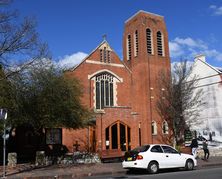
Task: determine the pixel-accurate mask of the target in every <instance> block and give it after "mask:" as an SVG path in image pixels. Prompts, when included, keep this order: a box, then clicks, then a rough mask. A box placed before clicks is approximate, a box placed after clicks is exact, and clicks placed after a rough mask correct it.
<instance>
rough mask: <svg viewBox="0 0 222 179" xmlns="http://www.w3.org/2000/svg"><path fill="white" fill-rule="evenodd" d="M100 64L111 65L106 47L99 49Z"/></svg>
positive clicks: (109, 53)
mask: <svg viewBox="0 0 222 179" xmlns="http://www.w3.org/2000/svg"><path fill="white" fill-rule="evenodd" d="M100 62H104V63H111V51H110V50H109V49H107V48H106V47H104V48H103V49H100Z"/></svg>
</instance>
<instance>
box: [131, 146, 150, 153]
mask: <svg viewBox="0 0 222 179" xmlns="http://www.w3.org/2000/svg"><path fill="white" fill-rule="evenodd" d="M149 148H150V145H143V146H139V147H136V148H135V149H133V150H132V151H134V152H146V151H147V150H148V149H149Z"/></svg>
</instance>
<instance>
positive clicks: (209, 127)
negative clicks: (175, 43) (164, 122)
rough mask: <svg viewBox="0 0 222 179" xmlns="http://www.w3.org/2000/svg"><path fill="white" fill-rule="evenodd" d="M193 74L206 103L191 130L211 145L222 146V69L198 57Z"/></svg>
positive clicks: (202, 57) (201, 56)
mask: <svg viewBox="0 0 222 179" xmlns="http://www.w3.org/2000/svg"><path fill="white" fill-rule="evenodd" d="M192 74H193V75H196V76H197V80H198V84H197V86H196V88H197V89H202V93H203V95H202V100H203V102H204V103H205V105H204V106H202V107H201V108H202V109H200V111H201V112H200V115H199V116H198V117H197V119H196V121H197V123H194V124H193V125H191V129H192V130H194V131H196V132H197V137H199V138H200V139H201V138H202V137H204V138H205V139H207V140H209V145H210V146H214V147H218V146H222V110H221V109H222V68H219V67H214V66H212V65H210V64H209V63H207V62H206V58H205V56H204V55H198V56H196V58H195V60H194V64H193V70H192Z"/></svg>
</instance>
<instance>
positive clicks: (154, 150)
mask: <svg viewBox="0 0 222 179" xmlns="http://www.w3.org/2000/svg"><path fill="white" fill-rule="evenodd" d="M149 157H150V160H156V161H157V162H158V163H159V168H167V162H166V159H165V158H166V154H165V153H164V152H163V149H162V148H161V147H160V145H154V146H152V147H151V148H150V156H149Z"/></svg>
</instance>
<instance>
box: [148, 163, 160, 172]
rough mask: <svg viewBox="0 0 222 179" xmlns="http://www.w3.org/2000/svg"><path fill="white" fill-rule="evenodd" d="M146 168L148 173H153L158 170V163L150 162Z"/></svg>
mask: <svg viewBox="0 0 222 179" xmlns="http://www.w3.org/2000/svg"><path fill="white" fill-rule="evenodd" d="M147 169H148V172H149V173H151V174H154V173H157V172H158V170H159V165H158V163H157V162H150V163H149V165H148V168H147Z"/></svg>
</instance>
